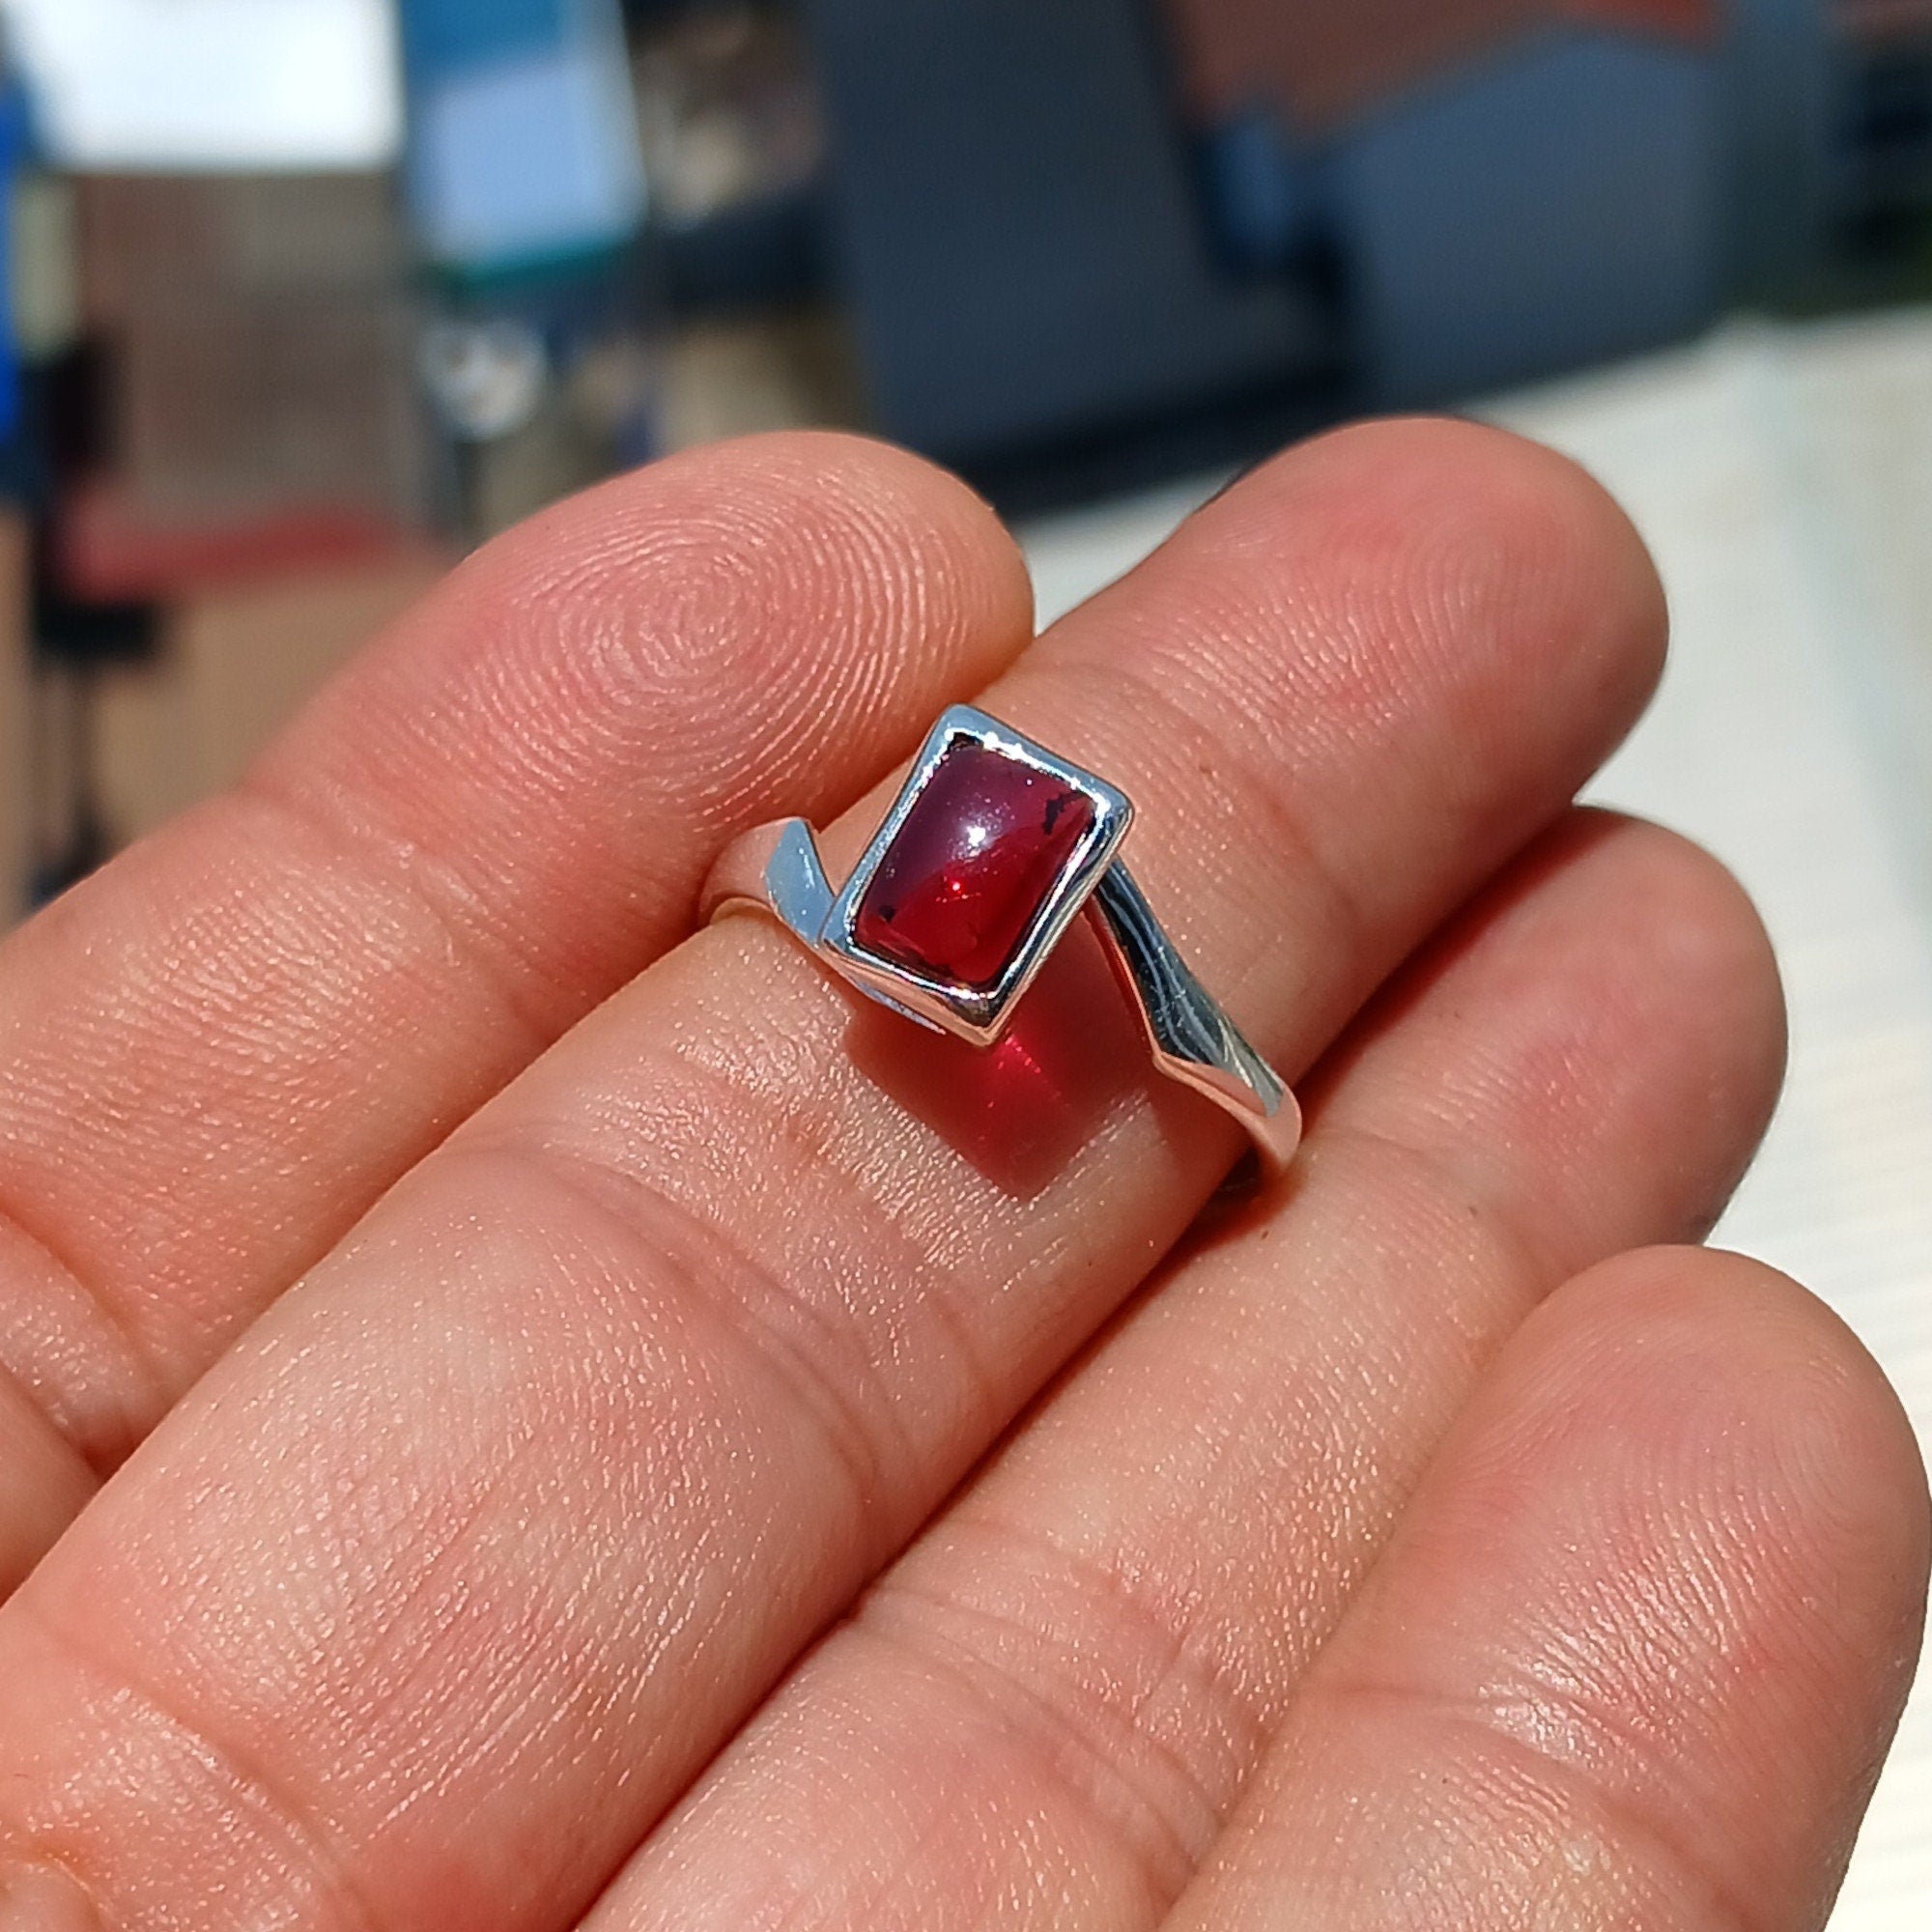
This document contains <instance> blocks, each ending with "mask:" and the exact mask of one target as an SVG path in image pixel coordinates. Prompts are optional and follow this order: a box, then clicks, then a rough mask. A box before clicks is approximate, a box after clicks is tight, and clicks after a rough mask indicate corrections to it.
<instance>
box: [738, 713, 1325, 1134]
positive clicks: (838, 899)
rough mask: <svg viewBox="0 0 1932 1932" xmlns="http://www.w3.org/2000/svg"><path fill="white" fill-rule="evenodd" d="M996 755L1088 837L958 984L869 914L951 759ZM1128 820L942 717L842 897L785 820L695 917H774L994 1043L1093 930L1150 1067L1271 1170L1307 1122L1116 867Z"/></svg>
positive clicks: (1109, 793) (749, 838)
mask: <svg viewBox="0 0 1932 1932" xmlns="http://www.w3.org/2000/svg"><path fill="white" fill-rule="evenodd" d="M969 747H970V748H973V749H975V750H978V751H981V752H991V753H996V754H997V755H998V756H999V757H1001V758H1003V759H1007V760H1010V761H1011V762H1012V763H1013V764H1014V765H1015V766H1016V767H1018V768H1020V769H1021V770H1023V771H1024V772H1025V773H1027V774H1029V775H1037V776H1038V777H1039V778H1041V779H1044V780H1050V781H1054V782H1055V783H1057V784H1059V785H1062V786H1065V787H1066V788H1067V789H1068V791H1069V792H1070V793H1072V794H1077V795H1078V797H1079V799H1080V800H1081V810H1082V814H1083V823H1084V824H1086V825H1087V827H1088V829H1087V831H1086V832H1085V834H1084V836H1083V837H1082V838H1081V840H1080V843H1079V845H1078V846H1077V848H1076V849H1074V850H1073V851H1072V852H1070V854H1069V855H1068V857H1067V859H1066V861H1065V865H1064V866H1063V867H1061V868H1060V870H1059V871H1058V873H1057V874H1056V876H1055V877H1054V879H1053V881H1052V884H1051V886H1050V888H1049V889H1048V890H1047V891H1045V892H1044V893H1043V894H1042V895H1041V898H1040V902H1039V904H1038V907H1037V910H1036V911H1035V912H1034V913H1033V916H1032V918H1031V922H1030V924H1029V926H1028V929H1027V931H1026V932H1025V934H1024V936H1023V939H1022V940H1021V941H1020V942H1019V943H1018V944H1017V945H1016V947H1015V949H1014V952H1013V954H1012V957H1011V958H1010V959H1009V960H1007V961H1006V962H1005V963H1004V965H1003V968H1002V970H1001V971H1000V973H999V975H998V978H997V980H994V981H993V982H992V983H990V984H986V985H977V986H967V985H962V984H958V983H953V982H952V981H950V980H947V979H946V978H944V977H943V976H937V975H935V974H932V973H928V972H922V971H920V970H918V969H916V968H914V967H912V966H909V965H908V964H907V963H906V962H905V960H904V959H903V958H893V957H887V956H884V955H882V954H881V952H879V951H877V950H876V949H875V948H872V947H868V946H867V943H866V940H865V936H864V932H865V927H864V917H863V907H864V904H865V901H866V895H867V891H868V890H869V888H870V887H871V884H872V882H873V880H874V878H875V877H876V876H877V875H878V873H879V870H880V867H882V866H883V865H885V864H886V863H887V862H888V858H889V855H890V854H891V853H892V852H893V849H894V843H895V839H896V838H898V837H899V835H900V833H901V832H902V831H903V830H904V829H905V827H906V825H907V822H908V820H909V818H910V817H911V814H912V813H913V811H914V810H915V809H916V808H917V807H918V805H919V804H920V801H921V799H922V797H923V795H924V793H925V790H926V787H927V786H928V784H929V783H930V782H931V781H932V780H933V778H934V775H935V774H936V773H937V772H938V770H939V768H940V766H941V763H942V762H943V761H944V760H945V759H946V757H947V756H948V755H949V753H955V752H957V751H959V750H961V749H962V748H969ZM1132 817H1133V808H1132V806H1131V805H1130V804H1129V803H1128V802H1127V800H1126V798H1125V797H1124V796H1123V795H1122V793H1121V792H1120V791H1118V790H1117V789H1116V788H1115V787H1113V786H1111V785H1108V784H1107V783H1106V782H1105V781H1102V780H1099V779H1096V778H1094V775H1093V774H1092V773H1089V772H1086V771H1084V770H1082V769H1081V768H1080V767H1079V766H1076V765H1072V764H1069V763H1068V762H1067V761H1066V760H1065V759H1063V758H1059V757H1057V756H1055V755H1054V754H1053V753H1049V752H1047V751H1045V750H1043V749H1042V748H1041V747H1039V746H1037V745H1036V744H1034V743H1033V742H1032V741H1031V740H1030V739H1027V738H1024V737H1022V736H1021V735H1020V734H1019V733H1018V732H1016V731H1014V730H1012V729H1011V727H1010V726H1008V725H1002V724H1000V723H999V721H998V720H996V719H993V718H990V717H988V716H987V715H986V714H985V713H984V712H980V711H976V710H973V709H971V708H969V707H967V706H963V705H961V706H955V707H954V708H953V709H952V710H950V711H948V712H947V713H946V715H945V716H944V717H943V718H942V719H941V720H940V721H939V724H938V725H936V726H935V727H934V729H933V732H932V735H931V736H930V737H929V738H928V739H927V741H926V745H925V748H924V750H923V752H922V753H921V754H920V757H919V760H918V761H917V762H916V763H915V765H914V767H913V770H912V773H911V776H910V777H909V778H908V779H907V781H906V784H905V787H904V789H903V790H902V791H901V793H900V795H899V797H898V800H897V801H896V803H895V805H894V807H893V810H891V811H890V812H889V813H888V814H887V817H886V821H885V823H884V824H883V825H882V826H881V827H880V829H879V832H878V834H877V836H876V837H875V838H873V840H872V841H871V843H870V845H869V846H868V847H867V851H866V854H865V856H864V857H863V858H862V859H861V860H860V862H859V865H858V866H857V867H855V869H854V871H853V875H852V877H851V878H850V879H849V880H848V881H847V882H846V883H845V885H844V886H843V887H842V888H838V889H835V888H834V886H833V884H832V882H831V880H830V879H829V878H828V877H827V875H826V871H825V866H824V862H823V860H822V859H821V858H820V856H819V851H818V841H817V839H816V838H815V837H814V836H813V834H812V830H811V827H810V825H808V824H807V823H806V822H805V820H804V819H802V818H787V819H781V820H780V821H778V822H777V823H775V824H771V825H764V826H760V827H758V828H757V830H755V831H753V832H749V833H747V834H745V835H744V837H742V838H739V839H737V840H736V841H735V842H734V843H733V844H732V845H731V846H730V847H729V849H728V850H726V852H725V855H724V857H723V858H721V859H720V860H719V862H718V864H717V866H716V867H715V868H714V869H713V871H712V874H711V877H710V879H709V880H708V882H707V883H706V886H705V889H704V895H703V899H702V903H701V908H700V910H701V916H702V917H703V918H704V919H706V920H711V919H717V918H720V917H722V916H724V915H725V914H728V913H731V912H736V911H746V910H752V911H757V912H763V913H767V914H769V915H770V916H771V917H773V918H775V919H776V920H777V921H778V922H779V923H781V925H782V926H784V927H785V929H786V930H787V931H789V932H790V933H791V934H792V936H793V937H794V938H795V939H796V940H797V941H798V942H799V943H800V945H802V946H804V947H805V948H806V949H807V951H809V952H811V953H812V954H813V956H814V957H816V958H817V959H818V960H820V962H821V963H823V964H824V965H825V966H827V967H829V968H830V969H831V970H832V971H833V972H835V973H837V974H838V975H839V977H840V978H841V979H844V980H847V981H848V982H850V983H851V984H852V985H854V986H856V987H858V989H859V990H860V991H861V992H864V993H866V994H867V995H868V996H869V997H870V998H872V999H874V1000H877V1001H879V1002H880V1003H881V1004H882V1005H884V1006H887V1007H890V1008H891V1009H893V1010H894V1011H895V1012H897V1013H900V1014H902V1015H903V1016H904V1017H905V1018H907V1019H909V1020H912V1021H914V1022H915V1023H916V1024H918V1025H920V1026H923V1027H926V1028H929V1029H931V1030H933V1031H935V1032H943V1033H950V1034H952V1035H955V1036H957V1037H960V1038H963V1039H967V1040H970V1041H972V1042H973V1043H974V1044H976V1045H980V1046H985V1045H990V1044H991V1043H992V1042H993V1041H994V1040H995V1039H997V1038H998V1037H999V1036H1000V1034H1001V1032H1002V1031H1003V1029H1004V1028H1005V1026H1006V1024H1007V1022H1008V1020H1009V1018H1010V1017H1011V1014H1012V1010H1013V1008H1014V1006H1015V1005H1016V1004H1017V1002H1018V1000H1019V998H1020V996H1021V995H1022V994H1023V993H1024V992H1025V990H1026V988H1027V986H1028V985H1029V984H1030V983H1031V982H1032V980H1033V978H1034V976H1035V974H1036V973H1037V971H1038V970H1039V968H1040V966H1041V965H1042V964H1044V962H1045V960H1046V958H1047V956H1048V955H1049V954H1050V953H1051V952H1052V950H1053V948H1054V946H1055V945H1056V944H1057V943H1058V942H1059V940H1060V938H1061V937H1062V935H1063V934H1064V933H1065V930H1066V928H1067V926H1068V925H1069V924H1070V923H1071V922H1072V921H1073V919H1074V918H1075V917H1077V916H1078V915H1079V914H1080V913H1082V912H1083V911H1084V912H1086V913H1088V914H1089V915H1090V917H1091V918H1092V920H1093V922H1094V929H1095V930H1096V931H1097V933H1098V934H1099V936H1100V939H1101V941H1102V944H1103V946H1104V948H1105V951H1106V953H1107V956H1108V958H1109V960H1110V961H1111V962H1112V964H1113V967H1114V970H1115V976H1116V978H1117V979H1118V980H1119V981H1120V983H1121V986H1122V990H1123V991H1124V992H1125V993H1126V995H1127V997H1128V1000H1129V1001H1130V1003H1131V1004H1132V1006H1133V1007H1134V1009H1135V1010H1136V1011H1137V1012H1138V1013H1139V1015H1140V1018H1141V1023H1142V1026H1143V1028H1144V1030H1145V1032H1146V1035H1147V1039H1148V1046H1149V1050H1150V1052H1151V1056H1152V1059H1153V1064H1154V1065H1155V1066H1156V1067H1157V1068H1158V1069H1159V1070H1160V1071H1161V1072H1162V1073H1164V1074H1165V1075H1167V1076H1168V1078H1170V1079H1172V1080H1177V1081H1179V1082H1180V1083H1181V1084H1182V1085H1183V1086H1186V1087H1190V1088H1192V1089H1193V1090H1194V1091H1195V1092H1196V1093H1198V1094H1203V1095H1205V1096H1206V1097H1207V1098H1208V1099H1209V1100H1212V1101H1213V1102H1214V1103H1215V1105H1217V1106H1218V1107H1220V1108H1222V1109H1223V1110H1224V1111H1225V1112H1227V1113H1229V1114H1231V1115H1232V1116H1233V1117H1234V1118H1235V1119H1236V1120H1237V1121H1238V1122H1240V1123H1241V1125H1242V1126H1243V1127H1244V1128H1246V1130H1247V1131H1248V1133H1249V1134H1250V1136H1251V1137H1252V1138H1253V1140H1254V1142H1255V1145H1256V1147H1257V1148H1258V1149H1259V1151H1260V1152H1261V1154H1262V1157H1263V1159H1264V1162H1265V1163H1266V1164H1267V1165H1268V1166H1269V1167H1270V1168H1281V1167H1285V1166H1286V1165H1287V1164H1288V1162H1289V1161H1290V1160H1292V1159H1293V1156H1294V1151H1295V1149H1296V1147H1297V1146H1298V1144H1299V1142H1300V1139H1301V1110H1300V1108H1299V1107H1298V1106H1297V1105H1296V1103H1295V1099H1294V1095H1293V1094H1292V1093H1291V1092H1290V1091H1289V1088H1288V1085H1287V1083H1286V1082H1285V1081H1284V1080H1283V1079H1282V1078H1281V1076H1280V1075H1279V1074H1278V1073H1276V1072H1275V1070H1274V1069H1273V1067H1271V1066H1270V1065H1268V1064H1267V1062H1266V1061H1265V1060H1264V1059H1263V1058H1262V1056H1261V1055H1260V1054H1259V1053H1258V1052H1257V1051H1256V1050H1255V1048H1254V1047H1253V1046H1252V1045H1250V1044H1249V1042H1248V1040H1247V1039H1246V1038H1245V1037H1243V1036H1242V1034H1241V1032H1240V1030H1239V1028H1237V1027H1236V1025H1235V1023H1234V1021H1233V1020H1232V1019H1230V1018H1229V1016H1228V1014H1227V1013H1226V1012H1225V1011H1224V1010H1223V1009H1222V1008H1221V1006H1220V1004H1219V1003H1218V1002H1217V1001H1216V1000H1215V999H1214V998H1213V997H1212V996H1211V995H1210V994H1209V993H1208V991H1207V989H1206V988H1205V987H1204V986H1203V985H1202V984H1201V982H1200V980H1197V979H1196V978H1195V976H1194V974H1193V973H1192V972H1191V971H1190V970H1189V968H1188V966H1187V963H1186V961H1185V960H1184V959H1182V958H1181V956H1180V954H1179V952H1178V951H1177V949H1176V948H1175V946H1174V943H1173V941H1172V940H1170V939H1169V938H1168V936H1167V933H1166V932H1165V930H1163V928H1162V926H1161V924H1160V922H1159V920H1158V919H1156V918H1155V916H1154V913H1153V909H1152V908H1151V906H1150V905H1149V903H1148V900H1147V897H1146V895H1145V894H1143V893H1142V891H1141V889H1140V887H1139V886H1138V885H1136V884H1135V883H1134V880H1133V877H1132V875H1131V874H1130V873H1129V872H1128V871H1127V869H1126V867H1125V866H1124V865H1123V864H1122V862H1121V860H1120V859H1119V857H1118V856H1117V853H1118V850H1119V847H1120V843H1121V841H1122V838H1124V836H1125V834H1126V831H1127V827H1128V825H1129V824H1130V823H1131V821H1132Z"/></svg>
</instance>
